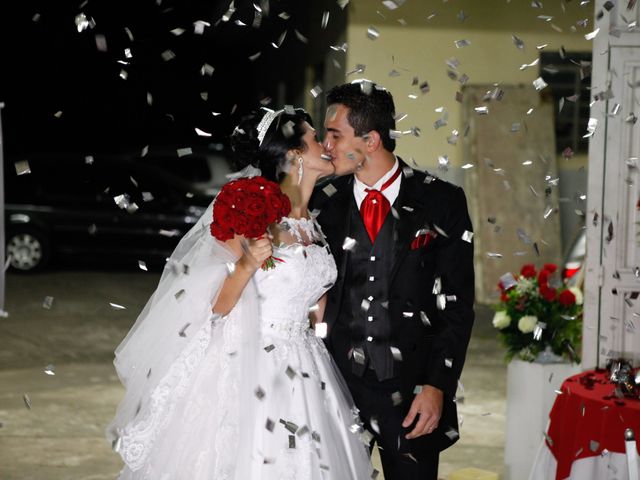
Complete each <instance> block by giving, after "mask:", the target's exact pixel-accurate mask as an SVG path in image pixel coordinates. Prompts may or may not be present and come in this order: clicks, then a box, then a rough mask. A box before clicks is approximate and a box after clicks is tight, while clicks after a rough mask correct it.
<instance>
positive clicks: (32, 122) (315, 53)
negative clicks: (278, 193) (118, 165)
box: [0, 0, 346, 154]
mask: <svg viewBox="0 0 640 480" xmlns="http://www.w3.org/2000/svg"><path fill="white" fill-rule="evenodd" d="M7 3H9V2H7ZM11 3H12V5H7V4H6V3H5V4H3V6H2V7H0V9H2V11H0V22H1V24H0V35H1V38H0V62H1V65H2V68H1V71H2V73H1V75H0V101H3V102H4V103H5V105H6V107H5V109H4V112H3V127H4V138H5V151H7V152H8V153H9V154H13V153H24V152H33V151H39V152H43V151H44V152H46V151H83V152H86V153H88V154H90V153H92V152H94V151H122V150H136V149H140V150H141V149H142V147H144V146H145V145H148V144H152V145H153V144H157V143H162V144H173V145H177V146H180V147H182V146H191V145H195V144H201V143H204V142H225V140H226V138H227V136H228V134H229V133H230V131H231V129H232V128H233V125H235V124H236V123H237V121H238V120H239V118H240V116H241V115H242V114H244V113H246V112H248V111H249V110H251V109H252V108H255V107H256V106H258V105H259V102H260V101H263V103H267V104H268V101H267V99H268V98H271V99H272V103H271V104H270V105H269V106H273V107H279V106H280V105H281V104H282V103H292V104H296V105H301V104H302V103H303V100H304V97H305V95H309V92H308V91H306V88H305V78H306V76H308V75H309V72H310V71H311V72H315V73H314V76H318V77H319V78H323V77H324V75H323V73H322V70H323V69H324V68H335V67H334V66H333V65H329V66H326V65H325V58H327V55H328V53H329V52H330V49H329V46H330V45H333V44H336V43H338V39H339V38H342V36H343V32H344V29H345V26H346V11H343V10H341V9H340V8H339V7H338V6H337V4H336V2H335V1H328V0H327V1H313V2H307V1H299V0H280V1H274V0H272V1H270V2H268V1H264V0H263V1H260V0H256V1H255V3H256V4H257V5H258V6H259V7H261V9H262V11H263V14H262V20H261V23H260V25H259V26H257V25H256V26H253V23H254V20H255V17H256V12H257V10H256V8H255V7H254V2H251V1H243V0H236V1H235V2H234V5H235V7H236V11H235V13H234V14H233V15H232V16H231V19H230V20H229V21H226V22H225V21H223V20H222V17H223V15H224V14H225V13H226V12H227V11H228V8H229V4H230V3H231V2H230V1H228V0H227V1H224V2H219V1H218V2H216V1H215V0H214V1H199V0H198V1H196V0H173V1H170V0H161V1H160V0H135V1H125V0H94V1H88V2H84V3H81V2H69V1H56V2H51V1H50V0H48V1H44V0H43V1H26V2H19V4H18V2H11ZM9 8H10V9H11V11H9ZM324 11H329V23H328V25H327V28H322V25H321V22H322V16H323V12H324ZM80 13H84V14H85V15H86V17H87V18H88V19H89V20H91V19H93V21H95V26H94V27H92V28H87V29H86V30H84V31H82V32H78V29H77V27H76V22H75V20H74V19H75V17H76V15H78V14H80ZM284 13H286V15H283V14H284ZM283 17H288V18H283ZM198 20H201V21H205V22H208V23H209V24H210V26H209V27H206V28H205V29H204V32H203V34H201V35H199V34H196V33H194V22H196V21H198ZM238 21H239V22H242V23H244V24H246V26H241V25H238V24H237V22H238ZM173 29H184V30H185V31H184V33H182V34H181V35H174V34H173V33H171V30H173ZM285 31H286V37H285V39H284V41H283V42H282V44H281V46H280V48H277V49H276V48H274V47H273V46H272V45H271V43H272V42H274V43H277V42H278V39H279V38H280V36H281V35H282V34H283V32H285ZM296 31H297V32H298V34H296ZM129 33H130V34H131V36H132V37H133V38H131V37H130V35H129ZM100 38H103V39H104V40H105V41H106V51H104V50H103V51H100V50H99V49H98V48H97V39H100ZM305 40H306V41H305ZM127 48H128V49H130V52H131V58H127V56H126V55H125V49H127ZM168 51H171V52H172V54H173V55H175V57H174V58H172V59H170V60H166V59H163V53H164V52H168ZM258 52H260V56H259V57H258V58H255V59H253V60H252V59H251V58H250V57H251V56H253V55H255V54H257V53H258ZM166 55H167V53H165V56H166ZM122 62H124V63H122ZM205 63H206V64H209V65H211V66H212V67H213V68H214V69H215V70H214V72H213V73H212V74H211V75H202V74H201V68H202V66H203V65H204V64H205ZM122 72H126V74H123V75H126V79H123V78H121V73H122ZM311 81H312V80H311ZM148 95H150V96H151V98H152V102H151V104H149V102H148ZM203 95H208V98H207V99H206V100H205V99H203V98H202V96H203ZM57 112H61V113H59V114H58V116H56V114H57ZM213 112H216V113H219V115H214V114H213ZM196 127H197V128H199V129H201V130H203V131H206V132H209V133H211V134H212V136H211V137H210V138H203V137H200V136H198V135H197V134H196V132H195V128H196Z"/></svg>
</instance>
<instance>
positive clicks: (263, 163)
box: [231, 108, 313, 182]
mask: <svg viewBox="0 0 640 480" xmlns="http://www.w3.org/2000/svg"><path fill="white" fill-rule="evenodd" d="M265 113H266V111H265V110H255V111H253V112H251V113H250V114H249V115H247V116H245V117H243V118H242V120H241V121H240V123H239V124H238V126H237V127H236V129H235V130H234V132H233V134H231V149H232V150H233V158H232V163H233V168H234V169H235V170H242V169H243V168H245V167H246V166H248V165H252V166H254V167H257V168H259V169H260V171H261V172H262V176H263V177H265V178H266V179H267V180H271V181H274V182H281V181H282V179H283V178H284V176H285V175H286V172H285V171H283V167H285V164H286V162H287V158H286V157H287V152H288V151H289V150H293V149H298V150H301V151H305V150H306V149H307V144H306V143H305V141H304V139H303V137H304V134H305V128H304V122H307V123H308V124H309V125H313V124H312V122H311V117H310V116H309V114H308V113H307V112H306V111H304V110H303V109H301V108H296V109H295V110H291V109H288V110H284V111H282V112H281V113H280V114H278V116H277V117H276V118H274V120H273V122H271V125H269V128H268V130H267V132H266V134H265V136H264V140H263V141H262V144H261V145H260V144H259V140H258V124H259V123H260V120H262V117H264V115H265Z"/></svg>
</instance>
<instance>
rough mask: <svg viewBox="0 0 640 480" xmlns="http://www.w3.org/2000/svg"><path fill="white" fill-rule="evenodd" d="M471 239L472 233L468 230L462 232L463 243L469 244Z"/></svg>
mask: <svg viewBox="0 0 640 480" xmlns="http://www.w3.org/2000/svg"><path fill="white" fill-rule="evenodd" d="M472 239H473V232H470V231H469V230H465V231H464V232H462V240H464V241H465V242H468V243H471V240H472Z"/></svg>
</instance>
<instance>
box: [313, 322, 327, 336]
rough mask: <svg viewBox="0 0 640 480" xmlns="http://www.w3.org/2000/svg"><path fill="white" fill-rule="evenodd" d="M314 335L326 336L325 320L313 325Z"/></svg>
mask: <svg viewBox="0 0 640 480" xmlns="http://www.w3.org/2000/svg"><path fill="white" fill-rule="evenodd" d="M314 329H315V333H316V337H319V338H326V337H327V323H326V322H318V323H316V324H315V325H314Z"/></svg>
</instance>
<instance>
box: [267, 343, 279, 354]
mask: <svg viewBox="0 0 640 480" xmlns="http://www.w3.org/2000/svg"><path fill="white" fill-rule="evenodd" d="M275 348H276V346H275V345H273V344H271V345H267V346H266V347H264V351H265V352H267V353H269V352H271V351H273V350H274V349H275Z"/></svg>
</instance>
